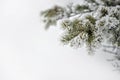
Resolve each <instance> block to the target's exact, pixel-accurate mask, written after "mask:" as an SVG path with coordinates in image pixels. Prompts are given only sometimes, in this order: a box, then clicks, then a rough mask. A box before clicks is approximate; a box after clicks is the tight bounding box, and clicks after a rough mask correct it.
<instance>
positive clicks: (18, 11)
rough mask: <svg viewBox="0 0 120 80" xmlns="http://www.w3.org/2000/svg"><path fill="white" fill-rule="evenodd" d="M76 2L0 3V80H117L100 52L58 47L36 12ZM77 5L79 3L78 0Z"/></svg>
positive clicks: (119, 76)
mask: <svg viewBox="0 0 120 80" xmlns="http://www.w3.org/2000/svg"><path fill="white" fill-rule="evenodd" d="M76 1H77V2H78V0H71V1H70V0H0V80H120V73H119V72H117V71H113V70H114V68H113V67H112V65H111V64H110V63H109V62H108V61H106V56H104V55H103V52H96V54H95V55H94V56H90V55H88V54H87V52H86V50H85V49H84V48H81V49H73V48H71V47H68V46H63V45H61V43H60V41H59V38H60V33H61V32H60V29H58V28H56V27H53V28H50V29H49V30H48V31H46V30H44V24H43V23H42V22H41V17H40V11H42V10H44V9H48V8H50V7H52V6H53V5H55V4H58V5H65V4H67V3H68V2H76ZM79 2H80V0H79Z"/></svg>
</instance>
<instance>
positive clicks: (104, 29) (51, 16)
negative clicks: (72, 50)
mask: <svg viewBox="0 0 120 80" xmlns="http://www.w3.org/2000/svg"><path fill="white" fill-rule="evenodd" d="M85 1H86V2H87V4H82V5H77V4H76V6H73V4H69V5H67V6H66V7H60V6H54V7H53V8H51V9H48V10H46V11H43V12H42V13H41V15H42V16H43V19H44V22H45V24H46V28H48V27H49V26H52V25H57V22H59V21H62V22H61V27H62V29H63V31H64V33H63V35H62V38H61V41H62V42H63V43H64V44H68V45H70V46H72V47H74V46H77V47H79V46H80V45H81V44H86V46H87V48H88V50H89V51H94V49H96V48H97V47H99V46H100V45H101V44H102V43H103V42H104V41H106V40H107V42H109V44H112V45H116V46H117V47H119V46H120V0H114V1H113V0H99V1H98V0H85ZM71 18H72V19H71Z"/></svg>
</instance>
